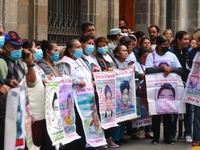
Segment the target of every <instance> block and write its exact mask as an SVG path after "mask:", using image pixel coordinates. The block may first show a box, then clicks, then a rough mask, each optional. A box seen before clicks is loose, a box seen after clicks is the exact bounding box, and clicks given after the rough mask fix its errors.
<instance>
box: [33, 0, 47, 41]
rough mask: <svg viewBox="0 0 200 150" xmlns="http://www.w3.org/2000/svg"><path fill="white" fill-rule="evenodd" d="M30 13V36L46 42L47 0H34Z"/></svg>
mask: <svg viewBox="0 0 200 150" xmlns="http://www.w3.org/2000/svg"><path fill="white" fill-rule="evenodd" d="M33 4H34V5H33V13H32V15H33V16H32V19H33V20H32V22H33V26H32V31H33V32H32V33H31V32H30V36H32V37H33V38H34V39H37V40H43V39H46V40H47V34H48V30H47V29H48V20H47V18H48V0H34V1H33Z"/></svg>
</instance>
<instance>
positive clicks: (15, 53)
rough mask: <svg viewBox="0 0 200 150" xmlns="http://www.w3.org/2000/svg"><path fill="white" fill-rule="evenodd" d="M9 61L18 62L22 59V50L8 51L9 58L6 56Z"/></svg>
mask: <svg viewBox="0 0 200 150" xmlns="http://www.w3.org/2000/svg"><path fill="white" fill-rule="evenodd" d="M8 57H9V58H10V59H11V60H13V61H14V60H18V59H20V58H21V57H22V50H13V51H10V56H8Z"/></svg>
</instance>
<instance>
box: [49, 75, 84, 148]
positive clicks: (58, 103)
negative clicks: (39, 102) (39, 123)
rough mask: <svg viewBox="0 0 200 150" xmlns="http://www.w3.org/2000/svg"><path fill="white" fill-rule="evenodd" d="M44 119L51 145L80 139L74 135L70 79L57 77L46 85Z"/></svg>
mask: <svg viewBox="0 0 200 150" xmlns="http://www.w3.org/2000/svg"><path fill="white" fill-rule="evenodd" d="M45 117H46V124H47V131H48V134H49V136H50V138H51V141H52V143H53V145H56V144H59V143H62V144H67V143H70V142H72V141H74V140H76V139H79V138H80V136H78V134H77V133H76V126H75V113H74V98H73V93H72V80H71V78H70V77H67V76H65V77H63V78H60V77H59V78H56V79H55V80H54V81H48V82H47V83H46V104H45Z"/></svg>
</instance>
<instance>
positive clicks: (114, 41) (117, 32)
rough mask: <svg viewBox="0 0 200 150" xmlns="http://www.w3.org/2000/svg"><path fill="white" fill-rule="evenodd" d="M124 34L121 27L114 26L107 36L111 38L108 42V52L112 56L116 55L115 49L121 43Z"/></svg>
mask: <svg viewBox="0 0 200 150" xmlns="http://www.w3.org/2000/svg"><path fill="white" fill-rule="evenodd" d="M122 35H123V33H122V32H121V29H119V28H113V29H110V31H109V35H108V36H107V38H108V39H109V40H110V41H109V43H108V52H109V53H110V54H111V55H112V56H114V54H113V51H114V50H115V48H116V47H117V45H118V44H119V41H120V39H121V37H122Z"/></svg>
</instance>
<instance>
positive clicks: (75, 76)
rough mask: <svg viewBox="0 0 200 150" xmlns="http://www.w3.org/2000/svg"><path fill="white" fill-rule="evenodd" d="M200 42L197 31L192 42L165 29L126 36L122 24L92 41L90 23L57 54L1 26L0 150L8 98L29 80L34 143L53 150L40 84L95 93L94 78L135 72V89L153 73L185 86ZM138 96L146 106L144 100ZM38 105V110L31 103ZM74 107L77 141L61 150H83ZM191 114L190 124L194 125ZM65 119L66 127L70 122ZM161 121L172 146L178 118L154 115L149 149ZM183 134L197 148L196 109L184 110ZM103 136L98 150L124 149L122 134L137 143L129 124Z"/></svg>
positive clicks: (199, 116)
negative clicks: (68, 83)
mask: <svg viewBox="0 0 200 150" xmlns="http://www.w3.org/2000/svg"><path fill="white" fill-rule="evenodd" d="M199 41H200V29H197V30H195V31H194V34H193V36H191V37H190V36H189V33H188V32H186V31H178V32H177V33H176V34H175V37H173V34H172V31H171V30H170V29H166V30H165V31H164V32H163V34H162V33H161V32H160V29H159V27H158V26H157V25H151V26H149V28H148V35H145V33H144V32H143V31H135V32H134V33H130V31H129V29H128V28H127V23H126V22H125V21H124V20H120V22H119V27H118V28H113V29H110V30H109V33H108V35H107V37H105V36H100V37H96V29H95V25H94V24H93V23H91V22H84V23H82V26H81V36H80V38H78V39H72V40H70V41H66V42H67V44H66V48H65V49H62V50H59V49H58V45H57V44H56V42H55V41H49V40H42V41H36V40H34V39H22V38H21V37H20V36H19V34H18V33H16V32H15V31H8V32H4V30H3V26H2V25H0V48H1V53H0V64H1V65H0V94H1V95H0V150H3V149H4V147H3V145H4V132H5V126H6V125H5V112H6V110H5V108H6V97H7V93H8V91H10V90H11V89H12V88H15V87H17V86H18V85H19V84H20V82H21V81H22V80H23V78H24V77H26V80H27V87H28V94H29V100H30V104H31V106H32V105H33V107H31V111H32V113H31V114H32V118H33V123H32V133H33V142H34V144H35V145H36V146H38V147H40V149H42V150H51V149H55V147H54V146H52V142H51V140H50V138H49V135H48V133H47V128H46V121H45V112H44V111H45V103H44V100H45V97H44V91H45V84H43V83H44V82H46V81H47V80H54V79H55V78H56V77H60V76H64V75H67V76H70V77H71V78H72V82H73V83H72V87H73V88H76V87H85V86H86V85H88V84H92V85H93V87H94V89H95V80H94V77H93V73H94V72H102V71H113V70H114V69H126V68H130V67H133V68H135V78H137V79H138V80H136V88H140V86H141V85H142V84H143V83H144V82H145V75H146V74H153V73H163V76H164V77H167V76H168V75H169V74H170V73H172V72H173V73H176V74H178V75H180V76H181V78H182V80H183V82H184V83H186V81H187V78H188V75H189V72H190V69H191V67H192V63H193V58H194V56H195V54H196V53H197V51H199V47H200V42H199ZM160 60H165V63H167V64H158V63H156V62H160ZM124 84H125V83H124ZM124 86H125V85H124ZM164 86H167V88H168V90H171V93H172V94H171V95H172V96H171V98H172V99H175V96H174V95H173V90H172V88H173V87H172V88H171V87H170V85H163V89H164ZM33 87H37V88H34V89H37V94H35V92H36V91H33V90H32V89H31V88H33ZM167 88H166V89H167ZM163 89H161V90H160V91H159V93H160V94H159V96H158V99H161V98H162V90H163ZM120 90H121V91H122V92H124V89H123V87H120ZM107 91H109V89H108V90H107ZM94 92H95V91H94ZM126 92H129V91H126ZM111 94H112V93H108V92H106V93H105V101H106V105H109V102H110V101H109V95H111ZM124 96H125V94H124ZM137 96H138V98H140V99H142V100H143V101H146V103H147V95H145V94H144V95H142V96H141V95H137ZM70 98H71V96H70V97H69V99H70ZM53 99H54V101H55V103H54V104H53V106H52V107H53V108H54V109H55V110H57V109H58V108H57V107H58V106H57V105H58V104H57V103H56V100H57V95H56V93H55V95H54V98H53ZM36 101H37V104H35V103H34V102H36ZM124 103H125V101H124ZM96 104H97V110H96V111H95V113H93V114H92V115H93V116H94V118H95V119H94V120H97V118H98V117H97V116H98V114H99V112H98V98H97V97H96ZM74 107H75V111H74V113H75V115H76V119H75V122H76V130H77V133H78V135H80V136H81V138H80V139H78V140H75V141H73V142H71V143H69V144H66V145H62V146H61V145H60V146H59V147H60V149H72V150H74V149H79V150H80V149H85V145H86V139H85V135H84V132H83V125H82V122H81V118H80V115H79V113H78V111H77V108H76V106H75V105H74ZM108 108H109V107H108ZM160 109H161V108H160ZM163 109H164V108H163ZM193 110H194V121H193V124H192V120H193V118H192V117H193ZM160 111H161V110H160ZM55 112H56V111H55ZM112 114H113V112H112V111H111V110H109V109H108V112H107V113H106V114H105V115H106V117H107V116H111V115H112ZM67 119H68V122H69V121H70V116H68V118H67ZM161 119H163V125H164V136H163V137H164V142H165V143H167V144H174V142H175V141H176V140H177V119H178V114H160V115H153V116H152V125H148V126H146V127H145V138H148V139H152V141H151V143H152V144H158V143H159V139H160V123H161ZM97 123H98V121H97ZM57 124H59V122H57ZM94 125H95V124H94ZM192 125H193V132H192ZM184 129H185V131H184V138H185V142H191V143H192V145H193V146H199V145H200V107H198V106H192V105H191V104H186V113H185V114H184ZM90 130H91V131H92V132H96V130H97V129H96V128H95V126H94V127H93V128H91V129H90ZM104 133H105V138H106V140H107V145H103V146H102V147H101V148H105V149H106V148H108V147H109V148H117V147H119V146H120V145H121V144H123V143H127V142H128V141H127V139H125V138H124V135H125V133H126V134H127V135H129V136H130V138H132V139H140V138H141V137H140V136H139V132H138V129H137V128H133V127H132V122H131V121H125V122H120V123H119V126H118V127H113V128H109V129H106V130H104Z"/></svg>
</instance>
